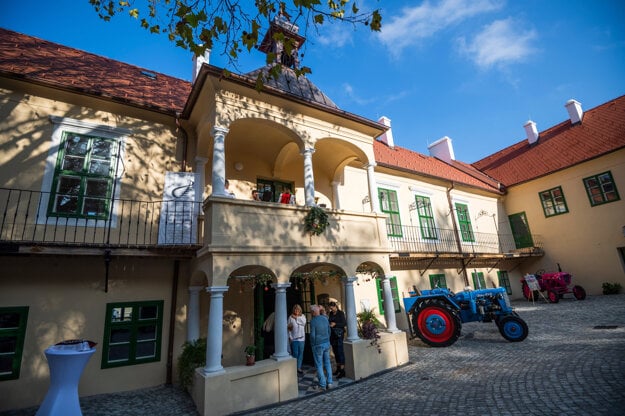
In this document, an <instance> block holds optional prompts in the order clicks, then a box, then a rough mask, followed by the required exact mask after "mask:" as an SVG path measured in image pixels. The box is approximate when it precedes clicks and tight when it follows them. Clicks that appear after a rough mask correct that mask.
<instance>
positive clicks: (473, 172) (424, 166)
mask: <svg viewBox="0 0 625 416" xmlns="http://www.w3.org/2000/svg"><path fill="white" fill-rule="evenodd" d="M373 151H374V154H375V160H376V163H377V164H378V165H379V166H384V167H388V168H391V169H398V170H402V171H405V172H409V173H413V174H416V175H423V176H429V177H434V178H441V179H446V180H448V181H453V182H455V183H459V184H464V185H468V186H472V187H475V188H479V189H483V190H486V191H489V192H496V193H501V192H500V191H499V186H498V185H499V184H498V183H497V182H496V181H494V180H493V179H491V178H489V177H488V176H486V175H484V174H483V173H482V172H480V171H478V170H477V169H475V168H474V167H472V166H471V165H469V164H466V163H463V162H458V161H453V162H452V163H451V164H447V163H445V162H443V161H442V160H439V159H437V158H435V157H432V156H425V155H423V154H421V153H418V152H414V151H412V150H408V149H404V148H402V147H399V146H395V147H393V148H391V147H389V146H387V145H386V144H384V143H381V142H379V141H377V140H376V141H375V142H374V144H373Z"/></svg>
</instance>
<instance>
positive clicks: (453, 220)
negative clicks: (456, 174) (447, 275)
mask: <svg viewBox="0 0 625 416" xmlns="http://www.w3.org/2000/svg"><path fill="white" fill-rule="evenodd" d="M453 189H454V183H453V181H452V182H451V187H449V188H447V190H446V192H447V203H448V204H449V212H450V214H451V223H452V224H453V226H454V236H455V237H456V246H457V247H458V253H460V254H462V244H461V243H460V232H459V231H458V225H457V224H456V210H455V209H454V204H453V202H452V201H451V191H452V190H453ZM461 261H462V276H463V278H464V285H465V286H469V277H468V276H467V271H466V269H465V267H464V260H461Z"/></svg>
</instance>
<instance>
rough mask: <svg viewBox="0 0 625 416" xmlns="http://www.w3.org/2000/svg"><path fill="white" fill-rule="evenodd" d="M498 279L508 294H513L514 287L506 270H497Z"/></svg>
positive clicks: (500, 285)
mask: <svg viewBox="0 0 625 416" xmlns="http://www.w3.org/2000/svg"><path fill="white" fill-rule="evenodd" d="M497 280H498V281H499V287H505V288H506V293H507V294H508V295H511V294H512V287H511V286H510V277H509V276H508V272H507V271H505V270H500V271H498V272H497Z"/></svg>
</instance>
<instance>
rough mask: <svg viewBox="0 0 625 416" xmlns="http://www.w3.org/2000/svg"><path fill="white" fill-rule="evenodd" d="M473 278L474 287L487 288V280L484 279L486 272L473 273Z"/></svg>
mask: <svg viewBox="0 0 625 416" xmlns="http://www.w3.org/2000/svg"><path fill="white" fill-rule="evenodd" d="M471 277H472V278H473V288H474V289H486V281H485V280H484V272H477V273H471Z"/></svg>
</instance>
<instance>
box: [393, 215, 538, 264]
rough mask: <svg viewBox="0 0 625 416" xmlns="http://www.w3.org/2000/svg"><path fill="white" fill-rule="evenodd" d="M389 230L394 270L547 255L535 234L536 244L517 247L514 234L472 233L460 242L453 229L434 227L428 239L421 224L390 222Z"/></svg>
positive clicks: (484, 262)
mask: <svg viewBox="0 0 625 416" xmlns="http://www.w3.org/2000/svg"><path fill="white" fill-rule="evenodd" d="M387 233H388V239H389V244H390V245H391V247H392V250H393V254H391V265H392V267H393V268H394V269H414V268H418V269H421V268H424V269H427V268H430V267H440V268H449V267H457V266H458V264H459V260H462V261H463V267H467V266H469V265H471V266H474V267H495V266H496V265H498V264H500V263H502V262H511V261H516V262H519V261H520V260H522V259H525V258H528V257H537V256H542V255H543V250H542V247H543V243H542V238H541V237H540V236H537V235H532V236H531V240H532V243H531V244H529V245H528V246H527V247H517V243H516V242H515V239H514V236H513V235H512V234H490V233H479V232H472V233H471V235H470V236H467V237H468V238H466V240H470V241H459V238H458V237H457V234H456V231H455V230H453V229H443V228H434V229H430V230H429V237H430V238H424V237H423V234H422V232H421V228H420V227H417V226H401V227H399V226H393V225H390V224H389V225H387ZM393 234H394V235H395V236H393ZM400 234H401V236H399V235H400Z"/></svg>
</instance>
